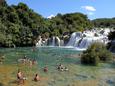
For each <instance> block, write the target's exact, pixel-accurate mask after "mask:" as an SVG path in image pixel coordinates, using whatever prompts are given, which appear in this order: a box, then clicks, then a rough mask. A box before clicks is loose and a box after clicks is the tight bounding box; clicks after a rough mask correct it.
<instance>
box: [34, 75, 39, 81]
mask: <svg viewBox="0 0 115 86" xmlns="http://www.w3.org/2000/svg"><path fill="white" fill-rule="evenodd" d="M34 81H36V82H37V81H40V77H39V75H38V74H36V75H35V77H34Z"/></svg>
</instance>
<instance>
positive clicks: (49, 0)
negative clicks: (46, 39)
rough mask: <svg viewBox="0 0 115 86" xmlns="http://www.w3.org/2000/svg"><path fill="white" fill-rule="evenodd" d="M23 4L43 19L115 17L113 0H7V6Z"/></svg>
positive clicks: (114, 2)
mask: <svg viewBox="0 0 115 86" xmlns="http://www.w3.org/2000/svg"><path fill="white" fill-rule="evenodd" d="M19 2H23V3H25V4H27V5H28V6H29V8H31V9H33V10H34V11H35V12H37V13H39V14H41V15H42V16H43V17H45V18H51V17H53V16H55V15H57V14H58V13H61V14H66V13H74V12H81V13H84V14H87V16H88V18H89V19H91V20H92V19H96V18H112V17H115V0H7V3H8V4H9V5H12V4H15V5H17V4H18V3H19Z"/></svg>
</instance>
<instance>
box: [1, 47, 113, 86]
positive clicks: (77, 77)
mask: <svg viewBox="0 0 115 86" xmlns="http://www.w3.org/2000/svg"><path fill="white" fill-rule="evenodd" d="M0 52H2V53H3V54H4V55H5V57H6V59H5V62H4V64H3V65H5V64H9V65H14V64H18V62H17V61H18V59H20V58H22V57H23V56H24V55H26V56H27V57H28V58H31V59H36V60H37V62H38V64H37V67H38V68H37V69H35V70H37V71H39V74H40V75H41V76H44V77H48V78H49V80H48V81H46V82H45V83H46V84H47V86H84V84H85V82H86V86H92V85H93V84H92V85H90V84H91V83H94V86H115V65H114V64H112V63H101V64H100V65H99V66H84V65H81V63H80V58H79V53H82V52H80V51H76V50H74V49H72V48H59V47H39V48H37V49H36V50H35V51H32V48H15V49H13V48H12V49H11V48H9V49H0ZM60 63H61V64H63V65H64V66H66V67H68V69H69V71H63V72H61V71H58V70H57V65H59V64H60ZM45 66H47V67H48V69H49V70H48V73H47V74H46V73H44V72H43V70H42V69H43V68H44V67H45ZM33 71H34V70H33ZM82 83H84V84H82ZM31 84H32V83H31ZM30 86H31V85H30ZM32 86H33V85H32Z"/></svg>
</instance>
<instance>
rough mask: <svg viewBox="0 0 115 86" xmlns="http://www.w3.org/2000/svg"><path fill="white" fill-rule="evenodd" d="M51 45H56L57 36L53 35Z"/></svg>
mask: <svg viewBox="0 0 115 86" xmlns="http://www.w3.org/2000/svg"><path fill="white" fill-rule="evenodd" d="M51 46H55V37H54V36H53V37H52V44H51Z"/></svg>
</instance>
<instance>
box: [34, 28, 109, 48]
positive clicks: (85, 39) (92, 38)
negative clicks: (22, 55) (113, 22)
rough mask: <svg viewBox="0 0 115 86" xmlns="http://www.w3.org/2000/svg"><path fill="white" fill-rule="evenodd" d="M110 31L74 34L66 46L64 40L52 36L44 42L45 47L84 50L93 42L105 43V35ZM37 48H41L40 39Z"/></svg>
mask: <svg viewBox="0 0 115 86" xmlns="http://www.w3.org/2000/svg"><path fill="white" fill-rule="evenodd" d="M109 32H110V30H103V31H101V30H92V31H84V32H74V33H72V35H71V36H70V38H69V41H68V42H67V44H66V45H65V44H64V40H62V39H61V40H60V38H59V37H58V36H53V37H51V38H49V39H48V41H46V44H47V46H64V45H65V46H64V47H74V48H76V49H79V50H86V49H87V48H88V46H89V45H91V44H92V43H94V42H103V43H107V42H108V41H107V40H108V38H107V35H108V33H109ZM36 45H37V46H42V39H41V38H40V40H39V41H38V43H36Z"/></svg>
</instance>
